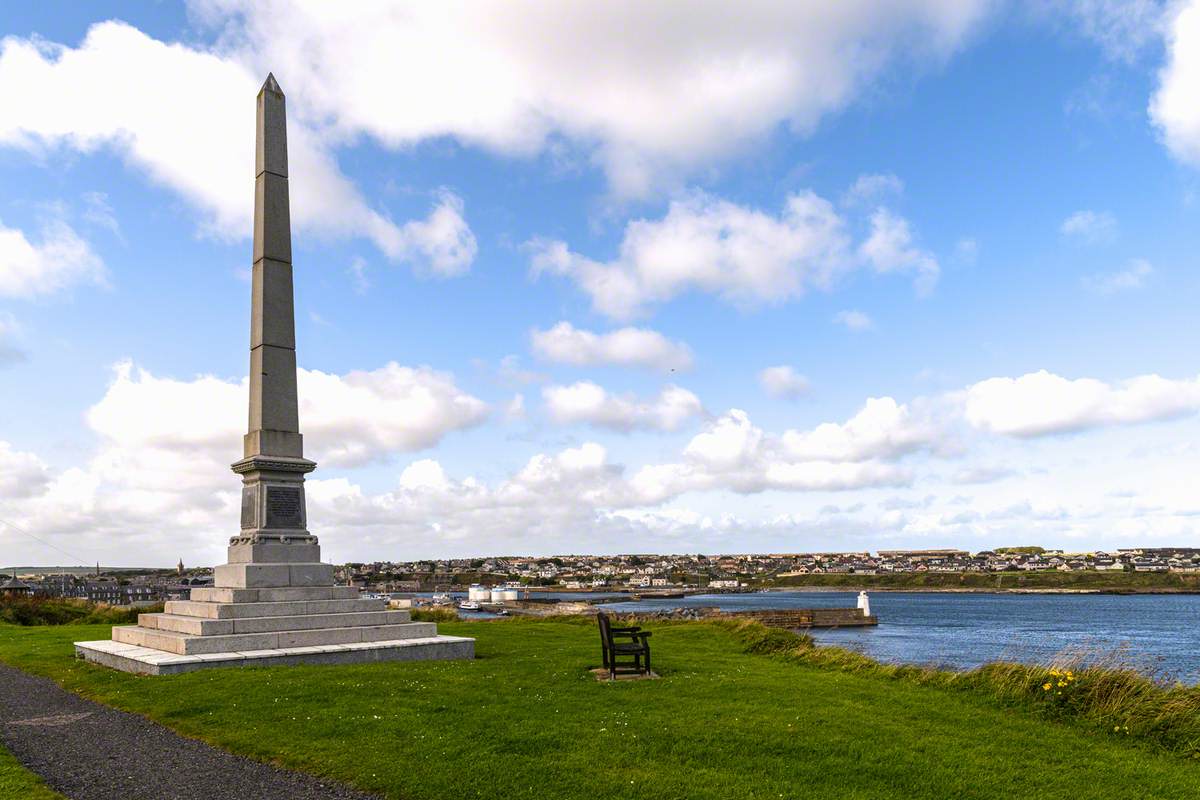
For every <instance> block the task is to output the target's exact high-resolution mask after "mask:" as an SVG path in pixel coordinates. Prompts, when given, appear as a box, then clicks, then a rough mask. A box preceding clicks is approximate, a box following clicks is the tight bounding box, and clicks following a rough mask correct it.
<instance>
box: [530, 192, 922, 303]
mask: <svg viewBox="0 0 1200 800" xmlns="http://www.w3.org/2000/svg"><path fill="white" fill-rule="evenodd" d="M881 213H886V212H881ZM887 219H888V220H889V224H891V225H893V226H900V227H901V228H902V229H903V236H897V235H893V236H892V239H893V241H892V242H891V244H890V245H889V244H888V243H887V242H882V241H881V242H880V243H878V244H873V245H871V246H870V247H869V248H868V249H867V252H868V253H869V254H871V255H869V256H868V258H869V259H870V260H872V262H873V263H874V262H876V261H877V262H878V264H877V265H876V266H877V268H878V269H882V267H881V266H879V265H880V264H883V265H886V266H887V267H888V269H902V268H905V264H904V263H901V262H908V261H913V260H914V259H916V260H917V261H919V260H920V257H918V256H916V255H913V253H915V252H916V251H911V250H909V249H906V248H907V247H908V242H909V239H908V238H906V237H908V233H907V230H908V229H907V224H905V223H903V220H899V218H896V217H892V216H891V215H888V216H887ZM845 227H846V226H845V222H844V220H843V219H842V218H841V217H840V216H839V214H838V213H837V211H836V210H835V209H834V207H833V205H832V204H831V203H830V202H829V201H827V200H825V199H823V198H821V197H818V196H817V195H815V194H813V193H812V192H803V193H799V194H793V195H791V196H789V197H788V199H787V201H786V202H785V204H784V207H783V210H782V211H781V212H780V214H779V215H778V216H773V215H771V214H767V213H765V212H763V211H759V210H756V209H752V208H748V207H745V206H740V205H737V204H735V203H730V202H728V201H725V200H719V199H717V198H714V197H711V196H709V195H706V194H703V193H693V194H691V195H689V196H687V197H685V198H683V199H679V200H675V201H673V202H672V203H671V204H670V207H669V209H668V211H667V214H666V216H664V217H663V218H662V219H658V220H648V219H639V220H634V221H631V222H630V223H628V224H627V225H626V227H625V233H624V236H623V238H622V240H621V244H620V246H619V252H618V255H617V257H616V258H615V259H614V260H612V261H608V262H602V261H595V260H593V259H590V258H587V257H586V256H582V255H580V254H578V253H575V252H572V251H571V250H570V249H569V248H568V246H567V245H566V243H565V242H561V241H550V240H545V239H535V240H533V241H531V242H530V243H529V244H528V247H529V249H530V251H531V253H532V272H533V274H534V275H538V274H542V273H550V274H554V275H563V276H567V277H569V278H571V279H572V280H574V281H575V282H576V283H577V284H578V285H579V287H580V288H581V289H583V290H584V291H585V292H586V293H587V294H588V295H590V296H591V299H592V305H593V306H594V307H595V308H596V310H597V311H600V312H601V313H603V314H606V315H607V316H609V317H613V318H615V319H627V318H630V317H633V316H637V315H639V314H641V313H644V312H645V310H646V309H647V307H648V306H650V305H653V304H657V303H662V302H666V301H668V300H670V299H672V298H674V297H676V296H677V295H680V294H682V293H684V292H688V291H700V292H708V293H711V294H715V295H717V296H719V297H721V298H722V299H724V300H726V301H727V302H731V303H734V304H736V305H739V306H753V305H759V304H763V303H777V302H782V301H783V300H786V299H788V298H792V297H797V296H799V295H801V294H803V293H804V292H805V291H806V290H807V289H810V288H815V287H827V286H829V285H830V283H831V281H832V280H833V278H834V277H835V276H837V275H838V274H840V273H843V272H845V271H847V270H850V269H853V267H854V266H855V264H854V259H853V257H852V255H851V252H850V249H849V245H850V242H849V237H848V235H847V234H846V231H845ZM901 239H902V240H903V241H900V240H901ZM935 267H936V264H935Z"/></svg>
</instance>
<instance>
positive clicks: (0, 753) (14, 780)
mask: <svg viewBox="0 0 1200 800" xmlns="http://www.w3.org/2000/svg"><path fill="white" fill-rule="evenodd" d="M0 797H3V798H13V799H14V800H15V799H16V798H21V800H66V799H65V798H64V797H63V796H62V795H61V794H59V793H58V792H55V791H52V790H50V789H48V788H46V784H45V783H43V782H42V779H41V778H39V777H38V776H37V775H34V774H33V773H32V772H30V771H29V770H27V769H25V768H24V767H22V766H21V764H20V762H18V761H17V760H16V759H15V758H13V756H12V753H9V752H8V751H7V750H5V749H4V748H3V747H0Z"/></svg>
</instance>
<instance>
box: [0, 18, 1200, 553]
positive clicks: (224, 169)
mask: <svg viewBox="0 0 1200 800" xmlns="http://www.w3.org/2000/svg"><path fill="white" fill-rule="evenodd" d="M723 8H724V7H723V6H722V5H721V4H714V5H709V4H697V5H695V6H693V7H692V9H691V10H690V13H688V14H686V15H679V14H678V13H677V12H674V11H672V10H671V9H669V8H668V7H667V6H661V7H654V8H645V7H643V6H640V5H639V4H617V3H613V4H603V5H587V4H561V5H560V6H558V7H556V8H555V9H554V10H553V11H551V12H547V11H546V10H545V8H544V7H540V6H536V5H535V4H531V5H528V6H526V5H521V4H517V5H507V6H504V7H501V6H498V5H491V4H482V5H471V6H470V7H468V6H465V5H458V4H454V3H439V4H430V5H413V6H408V7H404V10H401V9H398V8H397V7H389V6H387V5H386V4H382V5H379V6H371V7H368V8H364V10H363V13H361V14H359V15H358V16H357V17H356V18H355V19H354V20H348V19H341V18H338V16H337V12H336V10H334V9H333V8H332V7H331V6H325V5H324V4H320V3H312V4H309V3H302V2H296V3H291V2H287V3H285V2H276V3H266V4H251V3H242V2H239V1H238V0H205V2H196V3H193V4H171V3H162V4H155V5H149V4H112V5H111V6H110V7H108V8H105V9H104V10H103V11H101V10H100V7H99V6H86V7H84V6H79V5H77V4H70V3H60V4H55V3H45V4H37V5H36V6H32V7H26V8H22V7H15V6H14V7H5V8H4V9H2V10H0V36H3V37H4V38H3V40H2V42H0V109H3V110H2V111H0V378H2V379H3V386H4V387H5V389H6V390H5V391H4V392H0V519H2V520H4V521H6V522H7V523H9V525H0V562H6V563H54V562H62V561H65V560H82V561H94V560H101V561H103V562H105V563H134V562H146V563H151V562H152V563H163V564H166V563H173V562H174V560H175V559H176V558H179V557H182V558H183V559H184V560H185V562H188V563H213V562H218V561H220V560H221V557H222V549H223V542H224V541H225V537H226V536H229V535H232V534H233V533H234V532H235V531H234V530H233V526H234V525H235V524H236V522H235V520H236V501H237V488H238V483H237V479H236V478H235V476H233V475H232V473H229V472H226V471H225V470H226V469H227V465H228V463H229V462H231V461H233V460H234V459H235V457H237V455H238V454H239V435H240V433H239V431H240V429H242V428H243V427H244V424H245V421H244V418H245V410H244V409H245V397H244V386H243V384H242V381H243V380H244V375H245V369H246V363H247V347H248V342H247V339H248V336H247V333H248V316H249V302H248V301H249V284H248V270H249V266H250V254H249V238H248V233H249V223H250V217H249V210H250V207H251V206H250V203H251V200H252V184H253V176H252V175H251V174H249V173H250V172H251V170H250V168H249V166H248V165H249V163H250V159H251V158H252V152H253V150H252V147H253V140H252V135H253V133H252V131H253V129H252V120H253V111H254V109H253V103H254V94H255V92H256V90H257V87H258V85H259V84H260V83H261V81H262V79H263V77H265V74H266V71H267V70H272V71H274V73H275V75H276V77H277V78H278V80H279V82H280V84H281V85H282V87H283V89H284V91H285V92H286V93H287V96H288V104H289V124H290V128H289V136H290V139H289V144H290V154H291V160H292V170H291V172H292V174H291V191H292V205H293V223H294V224H293V239H294V247H295V255H294V261H295V268H296V309H297V316H296V323H297V340H298V352H299V363H300V366H301V369H302V374H301V384H300V385H301V392H302V398H301V399H302V403H303V405H302V416H301V425H302V428H303V430H304V432H305V434H306V443H307V447H308V451H309V454H310V455H311V456H312V457H313V458H314V459H315V460H317V461H318V462H319V463H320V464H321V467H320V468H319V469H318V471H317V472H316V473H314V474H313V476H312V480H311V481H310V483H309V518H310V523H311V527H312V530H313V532H314V533H316V534H317V535H318V536H320V537H321V540H322V543H323V545H324V547H325V554H326V557H328V558H331V559H334V560H347V559H373V558H394V559H400V558H415V557H428V556H439V555H445V556H449V555H472V554H479V555H482V554H487V553H553V552H614V551H622V550H624V551H629V550H638V551H660V552H661V551H674V552H682V551H689V552H691V551H702V552H717V551H721V552H745V551H764V550H766V551H806V550H819V549H877V548H879V547H885V548H894V547H906V546H911V547H926V546H928V547H933V546H962V547H970V548H982V547H988V546H997V545H1002V544H1017V543H1034V542H1036V543H1041V544H1047V545H1053V546H1062V547H1066V548H1069V549H1080V548H1084V549H1086V548H1097V547H1109V548H1111V547H1118V546H1134V545H1137V544H1152V543H1158V544H1161V543H1164V542H1172V543H1180V544H1183V543H1192V542H1194V541H1195V540H1196V527H1195V520H1196V518H1197V517H1196V514H1197V512H1198V511H1200V506H1197V505H1196V504H1195V499H1194V479H1192V478H1191V476H1192V475H1194V474H1195V468H1196V467H1197V459H1198V454H1197V451H1196V449H1195V446H1194V444H1193V443H1194V442H1195V441H1196V435H1197V434H1198V433H1200V426H1198V425H1197V420H1196V411H1197V410H1198V409H1200V378H1198V377H1197V373H1198V372H1200V371H1198V370H1197V367H1196V362H1195V358H1194V355H1193V354H1194V353H1195V352H1196V351H1197V349H1198V347H1197V346H1198V345H1200V341H1198V339H1200V334H1198V333H1197V327H1196V326H1195V324H1194V323H1193V320H1192V317H1193V314H1194V308H1195V297H1196V296H1197V290H1198V289H1200V286H1198V285H1197V284H1198V272H1197V270H1196V269H1195V262H1196V256H1195V253H1197V252H1200V241H1198V240H1200V224H1198V223H1200V202H1198V197H1197V193H1198V190H1200V110H1198V109H1200V102H1196V101H1197V99H1198V95H1200V4H1196V3H1173V4H1166V5H1160V4H1155V3H1151V2H1138V1H1136V0H1135V2H1129V3H1117V2H1110V1H1109V0H1091V2H1086V3H1069V4H1068V3H1063V4H1036V5H1035V4H1021V3H1001V2H982V1H981V2H954V3H941V2H936V0H913V1H912V2H901V3H888V4H874V3H862V4H839V6H837V7H827V6H824V5H821V4H815V5H812V6H796V7H793V8H791V9H782V8H781V7H779V6H775V5H771V4H765V5H762V6H759V5H757V4H749V5H747V6H746V9H745V11H744V12H743V13H742V14H741V15H740V16H739V17H738V19H736V20H730V19H727V18H726V16H725V12H723V11H722V9H723ZM673 15H674V16H673ZM11 526H16V527H11ZM16 528H20V529H21V531H24V533H22V532H18V531H17V530H16ZM34 537H36V538H34ZM47 543H48V544H47ZM68 554H70V555H72V556H77V559H69V558H68V557H67V555H68Z"/></svg>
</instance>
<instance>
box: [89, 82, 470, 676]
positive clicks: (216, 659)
mask: <svg viewBox="0 0 1200 800" xmlns="http://www.w3.org/2000/svg"><path fill="white" fill-rule="evenodd" d="M256 148H257V149H256V153H255V179H254V271H253V279H252V289H251V312H250V423H249V430H248V431H247V433H246V436H245V437H244V439H243V452H242V456H243V457H242V458H241V460H239V461H236V462H234V464H233V466H232V469H233V471H234V472H235V473H237V474H238V475H240V476H242V504H241V507H242V514H241V531H240V532H239V533H238V535H237V536H234V537H233V538H232V539H230V541H229V551H228V563H226V564H222V565H220V566H218V567H217V568H216V569H215V570H214V574H213V586H212V587H205V588H196V589H192V590H191V596H190V599H189V600H186V601H172V602H168V603H167V604H166V607H165V609H164V613H162V614H141V615H139V617H138V624H137V625H136V626H132V625H130V626H119V627H115V628H113V633H112V639H111V640H104V641H96V642H76V643H75V653H76V655H77V656H79V657H81V658H85V659H87V660H88V661H94V662H96V663H99V664H104V665H106V666H109V667H114V668H116V669H120V670H125V671H127V672H139V673H145V674H153V675H159V674H168V673H176V672H188V671H190V670H194V669H202V668H204V667H224V666H241V665H253V666H260V665H261V666H266V665H276V664H345V663H359V662H363V661H383V660H419V659H453V658H472V657H474V651H475V640H474V639H466V638H463V637H458V636H439V635H438V633H437V626H436V625H434V624H433V623H429V622H412V621H411V619H410V616H409V612H408V611H403V610H400V611H390V610H388V608H387V601H385V600H374V599H362V598H360V597H359V593H358V589H356V588H354V587H350V586H336V585H335V584H334V576H333V565H332V564H325V563H322V561H321V547H320V545H319V544H318V543H317V537H315V536H313V535H312V534H311V533H309V531H308V516H307V514H306V513H305V502H304V476H305V475H306V474H307V473H309V472H312V471H313V470H314V469H315V468H316V466H317V465H316V464H315V463H314V462H312V461H309V460H308V459H306V458H305V457H304V446H303V445H304V442H303V437H302V436H301V435H300V420H299V410H298V401H297V396H296V328H295V320H294V313H293V305H292V236H291V220H290V217H289V212H288V164H287V123H286V118H285V113H284V97H283V92H282V90H280V88H279V84H278V83H276V81H275V76H274V75H268V76H267V80H266V83H264V84H263V87H262V89H261V90H260V91H259V93H258V124H257V133H256Z"/></svg>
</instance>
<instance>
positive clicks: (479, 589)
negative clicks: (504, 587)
mask: <svg viewBox="0 0 1200 800" xmlns="http://www.w3.org/2000/svg"><path fill="white" fill-rule="evenodd" d="M491 597H492V590H491V589H489V588H488V587H486V586H484V585H483V584H481V583H472V584H471V587H470V588H469V589H467V599H468V600H474V601H475V602H476V603H486V602H488V600H490V599H491Z"/></svg>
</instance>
